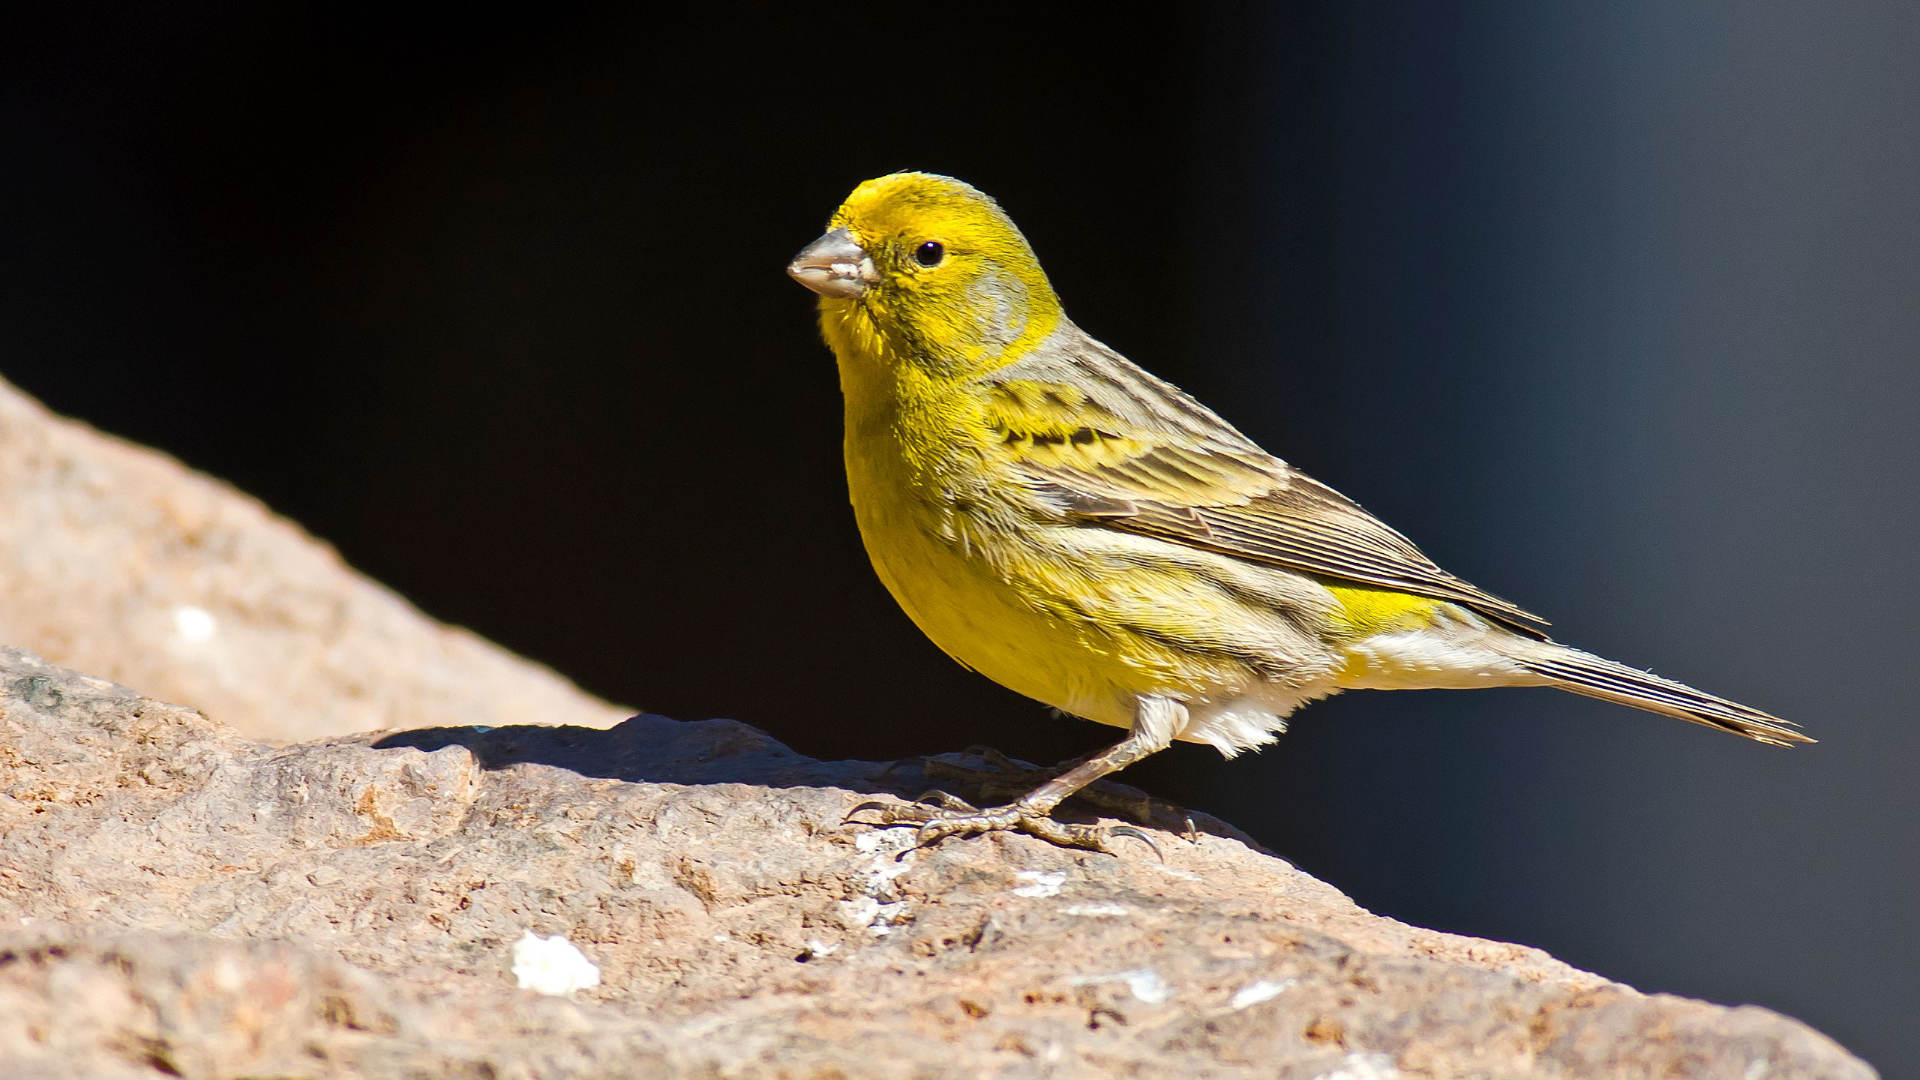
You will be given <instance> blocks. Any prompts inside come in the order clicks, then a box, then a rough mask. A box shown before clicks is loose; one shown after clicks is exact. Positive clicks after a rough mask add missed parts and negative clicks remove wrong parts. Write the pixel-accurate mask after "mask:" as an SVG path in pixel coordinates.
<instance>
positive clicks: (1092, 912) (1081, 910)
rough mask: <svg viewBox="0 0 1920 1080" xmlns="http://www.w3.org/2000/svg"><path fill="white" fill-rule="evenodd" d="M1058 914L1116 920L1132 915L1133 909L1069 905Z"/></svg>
mask: <svg viewBox="0 0 1920 1080" xmlns="http://www.w3.org/2000/svg"><path fill="white" fill-rule="evenodd" d="M1060 913H1061V914H1062V915H1075V916H1079V917H1080V918H1083V919H1118V918H1123V917H1125V916H1128V915H1131V914H1133V909H1132V908H1130V907H1125V906H1123V905H1121V904H1069V905H1067V906H1066V907H1063V908H1061V909H1060Z"/></svg>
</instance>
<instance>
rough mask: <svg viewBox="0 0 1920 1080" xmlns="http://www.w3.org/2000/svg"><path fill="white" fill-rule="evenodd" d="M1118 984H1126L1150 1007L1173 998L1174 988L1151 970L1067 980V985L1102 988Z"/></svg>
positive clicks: (1129, 990) (1134, 994)
mask: <svg viewBox="0 0 1920 1080" xmlns="http://www.w3.org/2000/svg"><path fill="white" fill-rule="evenodd" d="M1117 982H1123V983H1126V984H1127V990H1128V992H1129V993H1131V994H1132V995H1133V996H1134V997H1135V998H1136V999H1138V1000H1139V1001H1142V1002H1144V1003H1146V1004H1148V1005H1160V1004H1163V1003H1165V1002H1166V1001H1167V1000H1168V999H1170V998H1172V997H1173V987H1172V986H1169V985H1168V984H1167V980H1165V979H1163V978H1161V977H1160V973H1159V972H1157V971H1154V970H1152V969H1150V968H1136V969H1134V970H1132V971H1116V972H1113V973H1111V974H1107V975H1076V976H1074V977H1073V978H1071V979H1068V980H1067V985H1068V986H1100V985H1103V984H1106V983H1117Z"/></svg>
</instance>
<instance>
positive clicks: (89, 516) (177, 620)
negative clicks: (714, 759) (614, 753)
mask: <svg viewBox="0 0 1920 1080" xmlns="http://www.w3.org/2000/svg"><path fill="white" fill-rule="evenodd" d="M0 508H3V509H0V643H6V644H9V645H17V646H21V647H23V648H29V649H32V650H34V651H35V652H37V653H39V654H40V655H42V656H45V657H48V658H50V659H52V660H54V661H56V662H58V663H62V664H67V665H70V666H72V667H75V668H79V669H80V670H83V671H89V672H93V673H96V674H99V675H102V676H105V677H107V678H110V679H116V680H119V681H121V682H124V683H129V684H131V685H134V686H138V687H140V688H141V689H142V690H145V691H146V692H147V693H150V694H154V695H157V696H159V697H162V698H165V699H167V700H170V701H190V702H192V703H193V704H195V705H197V706H199V707H200V708H202V709H205V710H207V711H208V712H209V713H211V714H213V715H215V716H218V717H220V718H221V719H222V720H223V721H224V722H226V723H228V724H231V725H233V727H234V729H235V730H237V731H239V732H242V733H244V734H247V735H250V736H253V737H255V738H262V739H285V740H294V739H311V738H316V737H319V736H323V735H339V734H345V733H347V732H350V731H367V730H371V729H374V728H381V727H398V726H402V725H414V724H423V723H426V724H435V723H440V724H580V725H586V726H589V727H605V726H607V725H609V724H614V723H617V722H619V720H620V719H621V718H623V717H625V716H626V715H628V714H629V713H630V712H631V710H628V709H621V708H618V707H616V706H613V705H609V704H607V703H606V702H604V701H599V700H596V699H594V698H593V697H590V696H589V695H587V694H585V693H582V692H581V691H580V690H579V689H577V688H575V687H574V686H573V685H572V684H571V683H569V682H567V681H566V680H565V679H563V678H561V677H560V676H558V675H556V674H554V673H553V672H552V671H550V670H548V669H546V668H543V667H540V666H539V665H537V664H533V663H530V662H528V661H527V660H524V659H522V658H520V657H518V656H515V655H513V654H512V653H510V652H507V651H506V650H505V649H502V648H500V647H499V646H497V645H494V644H493V643H491V642H488V641H485V640H483V639H481V638H479V637H477V636H475V635H473V634H471V633H469V632H467V631H465V630H461V629H459V628H457V627H451V626H447V625H444V624H442V623H438V622H435V621H434V620H432V619H429V618H427V617H426V616H425V615H422V614H421V613H420V612H419V611H418V610H416V609H415V608H414V607H413V606H412V605H410V604H408V603H407V602H406V601H405V600H403V599H401V598H400V597H399V596H396V595H395V594H394V593H393V592H392V591H390V590H388V589H386V588H383V587H382V586H380V585H378V584H375V583H374V582H372V581H369V580H367V579H366V578H365V577H363V576H361V575H360V574H357V573H355V572H354V571H353V570H351V569H350V568H348V567H347V566H346V565H345V564H344V563H342V562H341V561H340V557H339V556H338V555H336V554H335V553H334V552H333V550H332V549H331V548H329V547H327V546H326V545H325V544H322V543H320V542H319V541H317V540H315V539H314V538H313V537H311V536H308V535H307V534H306V533H304V532H302V531H301V530H300V528H299V527H298V526H296V525H294V524H292V523H291V522H288V521H286V520H284V519H282V518H279V517H276V516H274V515H273V513H271V512H270V511H268V510H267V509H266V508H265V507H263V506H261V505H260V503H259V502H257V501H255V500H254V499H251V498H248V497H247V496H245V495H243V494H241V493H240V492H237V491H235V490H234V489H233V488H231V487H228V486H227V485H225V484H223V483H220V482H219V481H217V480H213V479H210V478H208V477H206V476H202V475H200V474H199V473H196V472H193V471H192V470H190V469H188V468H186V467H185V466H183V465H181V464H180V463H179V462H177V461H174V460H173V459H172V458H169V457H167V456H165V455H164V454H160V453H157V452H155V451H153V450H149V449H146V448H144V447H140V446H135V445H133V444H131V443H127V442H124V441H122V440H120V439H115V438H112V437H110V436H106V435H102V434H100V433H99V432H96V431H94V430H92V429H91V428H88V427H86V426H85V425H83V424H77V423H75V422H73V421H71V420H64V419H61V418H59V417H56V416H53V415H51V414H50V413H48V412H47V411H46V410H45V409H44V408H42V407H41V406H40V405H39V404H38V403H37V402H35V401H33V400H32V399H30V398H28V397H26V396H25V395H23V394H21V393H20V392H19V391H18V390H16V389H14V388H13V387H12V386H9V385H7V383H6V382H5V381H3V380H0Z"/></svg>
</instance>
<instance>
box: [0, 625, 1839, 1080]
mask: <svg viewBox="0 0 1920 1080" xmlns="http://www.w3.org/2000/svg"><path fill="white" fill-rule="evenodd" d="M925 768H926V766H925V765H902V766H898V767H889V766H885V765H881V764H876V763H866V762H820V761H815V760H812V759H809V758H805V757H801V756H799V755H797V754H795V753H793V752H792V751H791V750H788V749H787V748H786V747H784V746H781V745H780V744H779V743H777V742H775V741H773V740H772V739H770V738H768V737H767V736H765V735H763V734H761V733H759V732H757V731H755V730H753V729H751V728H748V727H745V726H743V725H740V724H737V723H733V722H729V721H719V720H710V721H703V722H697V723H679V722H675V721H672V720H667V719H664V718H660V717H653V716H641V717H636V718H634V719H631V720H629V721H627V722H625V723H623V724H621V725H619V726H618V727H616V728H613V729H612V730H607V731H601V730H592V729H586V728H533V727H509V728H494V729H481V728H440V729H429V730H415V731H408V732H401V733H397V734H389V735H386V736H377V735H374V736H357V737H343V738H334V739H327V740H321V741H317V742H309V743H305V744H302V745H297V746H289V747H272V746H267V745H262V744H259V743H254V742H249V741H246V740H244V739H242V738H240V737H238V736H236V735H234V734H232V733H230V732H229V731H227V730H225V729H224V728H223V727H222V726H220V725H218V724H216V723H214V722H212V721H209V720H208V719H207V718H206V717H204V716H203V715H201V714H200V713H199V712H197V711H194V710H192V709H187V708H182V707H179V706H173V705H166V704H162V703H160V702H157V701H154V700H151V699H147V698H143V697H140V696H138V695H137V694H135V693H133V692H132V691H130V690H127V689H125V688H123V687H120V686H116V685H114V684H112V683H108V682H104V681H101V680H96V679H92V678H88V677H86V676H82V675H77V674H75V673H72V672H69V671H65V670H62V669H59V668H56V667H53V666H51V665H49V664H47V663H45V662H44V661H41V660H39V659H38V658H37V657H34V656H32V655H31V654H27V653H23V652H20V651H17V650H0V792H3V793H4V796H5V797H4V798H0V838H4V840H3V842H0V1062H6V1063H7V1075H9V1076H16V1077H39V1076H45V1077H55V1076H61V1077H65V1076H129V1077H133V1076H154V1075H184V1076H190V1077H241V1076H253V1077H257V1076H286V1075H298V1076H399V1075H406V1076H435V1077H439V1076H490V1077H535V1076H569V1075H591V1076H649V1077H680V1076H702V1077H718V1076H725V1077H758V1076H819V1077H832V1076H846V1077H855V1076H858V1077H866V1076H879V1077H896V1076H898V1077H920V1076H925V1077H945V1076H1008V1077H1046V1076H1178V1077H1227V1076H1266V1077H1294V1078H1301V1080H1306V1078H1310V1077H1311V1078H1322V1080H1335V1078H1345V1080H1380V1078H1391V1077H1403V1076H1404V1077H1468V1076H1471V1077H1520V1076H1528V1077H1595V1076H1606V1077H1679V1076H1685V1077H1734V1078H1741V1080H1760V1078H1768V1080H1787V1078H1792V1077H1827V1078H1840V1077H1848V1078H1853V1077H1869V1076H1872V1075H1873V1074H1872V1071H1871V1070H1870V1069H1869V1068H1868V1067H1867V1066H1866V1065H1864V1064H1863V1063H1861V1062H1860V1061H1858V1060H1856V1059H1854V1058H1852V1057H1850V1056H1849V1055H1848V1054H1847V1053H1846V1052H1845V1051H1844V1050H1842V1049H1841V1048H1840V1047H1838V1046H1836V1045H1835V1044H1834V1043H1832V1042H1831V1041H1829V1040H1828V1039H1826V1038H1825V1037H1823V1036H1821V1035H1820V1034H1818V1033H1817V1032H1814V1031H1813V1030H1811V1029H1809V1028H1807V1027H1805V1026H1804V1025H1802V1024H1799V1023H1798V1022H1796V1021H1793V1020H1789V1019H1787V1018H1785V1017H1782V1016H1779V1015H1777V1014H1774V1013H1771V1012H1768V1011H1766V1010H1764V1009H1759V1008H1752V1007H1746V1008H1734V1009H1729V1008H1722V1007H1719V1006H1714V1005H1708V1004H1704V1003H1701V1002H1696V1001H1688V1000H1684V999H1680V998H1674V997H1666V996H1659V995H1653V996H1649V995H1643V994H1640V993H1638V992H1636V991H1634V990H1632V989H1629V988H1627V987H1625V986H1620V985H1618V984H1615V983H1610V982H1608V981H1606V980H1605V979H1602V978H1599V977H1597V976H1594V975H1589V974H1586V973H1584V972H1580V971H1577V970H1575V969H1573V968H1570V967H1568V966H1566V965H1565V964H1562V963H1560V962H1558V961H1556V960H1554V959H1553V958H1551V957H1549V956H1547V955H1545V954H1544V953H1541V952H1538V951H1536V950H1533V949H1528V948H1523V947H1520V946H1515V945H1504V944H1499V943H1495V942H1489V941H1478V940H1473V939H1469V938H1462V937H1456V936H1452V935H1447V934H1441V933H1435V932H1432V931H1427V930H1420V929H1417V928H1413V927H1409V926H1405V925H1402V924H1399V923H1396V922H1392V921H1390V920H1387V919H1381V918H1377V917H1375V916H1372V915H1370V914H1368V913H1367V912H1365V911H1362V910H1360V909H1359V908H1357V907H1356V906H1355V905H1354V904H1353V903H1352V902H1351V901H1350V900H1348V899H1347V898H1346V897H1345V896H1343V895H1341V894H1340V893H1339V892H1337V891H1335V890H1334V889H1333V888H1331V887H1329V886H1327V885H1325V884H1322V883H1321V882H1319V881H1316V880H1314V879H1313V878H1311V877H1308V876H1307V875H1305V874H1303V873H1301V872H1299V871H1298V870H1295V869H1294V868H1292V867H1291V866H1289V865H1287V864H1286V863H1285V862H1282V861H1281V860H1279V859H1276V858H1274V857H1272V856H1271V855H1269V854H1266V853H1264V852H1261V851H1259V850H1257V849H1255V848H1252V847H1250V846H1249V845H1248V844H1246V843H1245V842H1243V841H1242V840H1241V839H1239V838H1238V837H1237V836H1236V835H1234V834H1233V832H1232V830H1231V829H1230V828H1227V827H1225V826H1222V825H1219V824H1218V823H1215V822H1210V821H1202V822H1200V826H1201V829H1200V831H1199V832H1197V833H1195V834H1194V835H1193V836H1192V837H1191V838H1186V837H1182V836H1180V835H1179V834H1178V833H1176V832H1163V833H1157V834H1156V837H1157V840H1158V843H1159V846H1160V847H1161V849H1162V850H1163V851H1164V853H1165V862H1164V863H1163V862H1161V861H1160V860H1158V859H1156V858H1155V857H1154V856H1153V855H1152V854H1151V853H1150V852H1148V851H1146V850H1145V849H1144V847H1142V848H1141V849H1140V850H1139V851H1137V852H1130V853H1129V854H1127V855H1125V856H1123V857H1114V856H1105V855H1094V854H1087V853H1075V852H1068V851H1063V850H1059V849H1056V848H1053V847H1050V846H1048V845H1046V844H1043V843H1040V842H1038V841H1034V840H1031V839H1029V838H1026V837H1019V836H996V837H991V838H982V839H973V840H962V841H952V840H950V841H948V842H946V843H944V844H941V845H940V846H938V847H937V848H934V849H931V850H925V851H918V852H912V853H908V854H905V855H904V856H903V857H896V855H897V854H898V853H900V851H901V849H902V846H903V844H904V842H905V840H906V836H905V834H904V833H903V832H902V831H900V830H888V831H876V830H873V829H868V828H861V827H846V826H843V825H842V824H841V822H842V819H843V817H844V816H845V815H846V814H847V812H848V811H849V810H850V809H851V808H853V807H854V806H855V805H857V804H858V803H860V802H862V801H863V800H866V799H870V798H876V797H879V798H888V797H891V796H890V795H888V794H885V793H897V792H903V791H904V792H916V791H918V790H920V789H921V788H923V787H925V786H927V785H928V784H929V782H930V781H929V779H928V777H927V776H926V775H925V774H924V772H923V770H924V769H925ZM876 793H879V794H876ZM529 929H531V930H533V931H535V932H537V933H539V934H542V935H553V934H565V935H566V936H567V937H568V938H569V939H571V940H572V941H573V942H574V943H575V944H576V945H578V946H579V947H580V948H581V949H582V950H584V951H585V953H586V954H587V955H588V956H589V957H590V958H591V959H592V960H593V961H594V962H596V963H597V964H598V965H599V966H600V969H601V972H602V981H601V982H600V985H599V986H597V987H595V988H593V989H591V990H586V991H581V992H579V993H577V994H576V996H575V998H574V999H573V1000H566V999H561V998H543V997H540V996H538V995H536V994H533V993H532V992H529V991H524V990H520V989H517V988H516V986H515V984H514V981H513V978H512V977H511V975H510V974H509V968H510V964H511V962H512V961H511V959H510V947H511V944H512V943H513V942H514V941H515V940H516V939H517V938H519V937H520V936H521V935H522V933H523V932H525V931H527V930H529Z"/></svg>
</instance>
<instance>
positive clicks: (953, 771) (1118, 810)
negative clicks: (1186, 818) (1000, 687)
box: [920, 746, 1184, 827]
mask: <svg viewBox="0 0 1920 1080" xmlns="http://www.w3.org/2000/svg"><path fill="white" fill-rule="evenodd" d="M962 753H964V754H966V755H968V756H970V757H977V758H979V759H980V760H981V761H983V762H985V763H986V764H985V767H984V768H982V767H978V766H973V765H963V764H960V763H959V762H954V761H946V760H943V759H941V758H937V757H927V758H921V759H920V771H921V772H923V773H925V774H926V775H927V777H928V778H929V779H932V780H934V781H936V782H938V781H943V780H954V781H959V782H963V783H966V784H967V785H968V786H969V787H970V788H971V789H972V790H974V791H978V792H980V793H981V794H982V795H984V796H986V797H987V798H989V799H992V798H993V797H995V796H996V795H997V796H1002V797H1004V796H1008V795H1019V794H1022V793H1024V792H1027V791H1029V790H1031V789H1033V788H1034V787H1036V786H1038V785H1039V784H1042V783H1045V782H1046V781H1048V780H1051V779H1053V778H1054V777H1056V776H1059V775H1060V774H1062V773H1064V772H1066V771H1067V770H1069V769H1072V768H1074V767H1076V766H1078V765H1080V764H1081V763H1082V762H1084V761H1086V760H1087V759H1088V758H1090V757H1092V756H1093V755H1092V754H1081V755H1079V756H1078V757H1071V758H1068V759H1067V760H1065V761H1062V762H1060V763H1059V764H1057V765H1048V766H1038V767H1036V766H1032V765H1028V764H1026V763H1025V762H1021V761H1016V760H1014V759H1013V758H1010V757H1008V756H1007V755H1005V754H1003V753H1001V752H1000V751H998V750H995V749H994V748H993V747H991V746H969V747H967V749H966V750H964V751H962ZM1068 797H1069V798H1071V799H1073V800H1074V801H1075V802H1076V803H1078V804H1080V805H1081V806H1084V807H1089V808H1091V809H1094V810H1098V811H1099V812H1101V813H1102V814H1106V815H1107V816H1109V817H1117V818H1126V819H1127V820H1129V821H1132V822H1134V823H1135V824H1139V825H1146V826H1150V827H1151V826H1153V825H1155V824H1164V823H1165V822H1166V821H1167V820H1169V819H1170V818H1177V817H1179V816H1180V815H1182V814H1183V813H1184V811H1183V810H1182V809H1181V808H1180V807H1178V806H1175V805H1173V804H1172V803H1168V802H1165V801H1163V800H1160V799H1156V798H1154V797H1153V796H1151V795H1148V794H1147V793H1146V792H1144V791H1136V790H1134V789H1132V788H1127V787H1119V786H1116V785H1113V784H1105V783H1099V782H1095V783H1092V784H1088V785H1087V786H1086V787H1084V788H1081V789H1080V790H1079V791H1076V792H1074V793H1073V794H1072V795H1070V796H1068Z"/></svg>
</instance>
